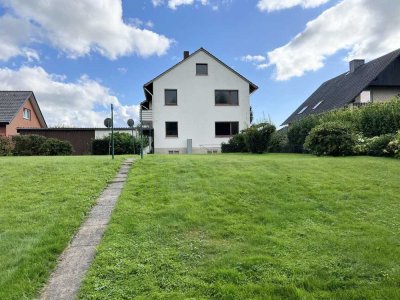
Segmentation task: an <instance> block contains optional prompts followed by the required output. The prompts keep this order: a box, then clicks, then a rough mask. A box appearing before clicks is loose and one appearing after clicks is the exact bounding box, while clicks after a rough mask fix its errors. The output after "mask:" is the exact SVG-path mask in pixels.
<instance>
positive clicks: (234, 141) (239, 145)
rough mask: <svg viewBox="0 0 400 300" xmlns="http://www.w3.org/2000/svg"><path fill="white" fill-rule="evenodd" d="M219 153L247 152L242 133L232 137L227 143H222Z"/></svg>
mask: <svg viewBox="0 0 400 300" xmlns="http://www.w3.org/2000/svg"><path fill="white" fill-rule="evenodd" d="M221 151H222V153H235V152H248V151H247V146H246V141H245V135H244V133H239V134H236V135H234V136H233V137H231V138H230V139H229V141H228V143H222V145H221Z"/></svg>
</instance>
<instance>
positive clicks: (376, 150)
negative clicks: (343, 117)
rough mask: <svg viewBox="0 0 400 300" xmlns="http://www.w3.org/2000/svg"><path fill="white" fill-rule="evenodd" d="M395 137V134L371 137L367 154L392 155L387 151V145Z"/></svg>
mask: <svg viewBox="0 0 400 300" xmlns="http://www.w3.org/2000/svg"><path fill="white" fill-rule="evenodd" d="M393 138H394V135H393V134H384V135H381V136H375V137H373V138H370V139H369V140H368V141H367V147H366V148H367V149H366V154H367V155H371V156H391V154H390V153H389V152H388V151H387V147H388V145H389V143H390V142H391V141H392V140H393Z"/></svg>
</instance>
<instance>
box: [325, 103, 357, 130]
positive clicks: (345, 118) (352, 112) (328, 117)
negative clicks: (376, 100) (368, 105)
mask: <svg viewBox="0 0 400 300" xmlns="http://www.w3.org/2000/svg"><path fill="white" fill-rule="evenodd" d="M360 118H361V109H347V108H342V109H335V110H331V111H329V112H326V113H323V114H321V115H320V121H319V123H326V122H339V123H342V124H347V125H348V126H351V128H352V129H353V130H354V131H360Z"/></svg>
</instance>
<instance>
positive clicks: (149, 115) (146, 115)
mask: <svg viewBox="0 0 400 300" xmlns="http://www.w3.org/2000/svg"><path fill="white" fill-rule="evenodd" d="M142 121H143V122H152V121H153V111H152V110H151V109H147V110H142Z"/></svg>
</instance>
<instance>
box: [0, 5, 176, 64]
mask: <svg viewBox="0 0 400 300" xmlns="http://www.w3.org/2000/svg"><path fill="white" fill-rule="evenodd" d="M2 2H3V3H4V5H5V6H6V7H7V8H8V9H11V10H12V12H13V13H14V14H15V15H16V16H17V17H18V19H16V18H13V17H12V18H13V19H12V20H10V18H8V19H5V20H3V22H6V25H7V27H12V28H13V29H14V31H16V32H17V33H19V34H17V35H15V36H17V37H19V40H20V39H22V37H24V38H26V39H27V33H26V32H27V31H28V29H26V28H24V27H22V29H20V30H19V31H18V30H17V29H18V26H17V25H16V24H13V22H14V23H17V22H20V23H22V24H29V25H30V27H31V28H34V29H35V31H40V35H38V36H36V38H41V39H42V40H45V41H48V42H49V43H50V44H52V45H53V46H54V47H56V48H58V49H60V50H61V51H63V52H65V53H66V54H67V55H68V56H70V57H79V56H84V55H87V54H89V53H90V52H92V51H96V52H99V53H100V54H102V55H104V56H106V57H108V58H110V59H116V58H118V57H120V56H126V55H132V54H137V55H139V56H144V57H147V56H150V55H162V54H165V52H166V51H167V50H168V48H169V47H170V45H171V42H172V41H171V40H170V39H168V38H167V37H165V36H163V35H160V34H157V33H155V32H153V31H150V30H147V29H140V28H138V27H137V26H135V25H129V24H127V23H125V22H124V21H123V19H122V4H121V1H120V0H80V1H64V0H52V1H47V0H36V1H25V0H2ZM3 18H5V16H4V17H2V19H3ZM0 22H1V21H0ZM0 25H2V24H1V23H0ZM25 26H26V25H25ZM1 27H3V26H0V28H1ZM3 28H5V27H3ZM3 30H6V29H3ZM9 36H11V38H12V36H14V34H8V35H6V37H8V38H10V37H9ZM19 40H18V41H15V40H12V43H8V44H11V45H14V46H15V47H18V45H19V43H20V41H19ZM6 41H7V40H6V39H5V38H4V36H3V35H1V36H0V42H1V44H4V42H6ZM2 47H3V48H4V46H2ZM7 51H8V52H11V53H16V51H15V49H14V50H13V49H11V50H7V49H2V50H0V55H2V56H3V57H7V56H8V57H10V55H11V54H7V53H8V52H7ZM1 53H3V54H1ZM17 55H18V53H17Z"/></svg>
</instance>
